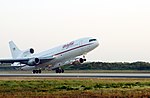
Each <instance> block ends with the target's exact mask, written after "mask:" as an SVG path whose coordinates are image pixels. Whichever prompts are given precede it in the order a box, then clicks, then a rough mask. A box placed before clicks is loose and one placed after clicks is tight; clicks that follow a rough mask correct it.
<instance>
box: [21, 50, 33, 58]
mask: <svg viewBox="0 0 150 98" xmlns="http://www.w3.org/2000/svg"><path fill="white" fill-rule="evenodd" d="M33 53H34V49H33V48H30V49H28V50H25V51H23V53H22V57H28V56H30V55H31V54H33Z"/></svg>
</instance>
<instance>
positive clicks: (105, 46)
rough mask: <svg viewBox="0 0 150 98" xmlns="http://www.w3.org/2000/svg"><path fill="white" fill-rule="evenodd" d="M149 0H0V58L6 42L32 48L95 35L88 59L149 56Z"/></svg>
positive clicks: (5, 52) (37, 49)
mask: <svg viewBox="0 0 150 98" xmlns="http://www.w3.org/2000/svg"><path fill="white" fill-rule="evenodd" d="M149 5H150V1H149V0H125V1H123V0H53V1H51V0H0V45H1V47H0V58H10V57H11V55H10V50H9V47H8V42H9V41H10V40H13V41H14V42H15V43H16V44H17V46H18V47H19V48H20V49H23V50H26V49H28V48H30V47H33V48H34V49H35V52H36V53H38V52H40V51H43V50H47V49H49V48H51V47H53V46H57V45H60V44H63V43H66V42H69V41H71V40H76V39H78V38H82V37H96V38H98V40H99V43H100V45H99V47H98V48H96V49H95V50H93V51H92V52H90V53H89V54H87V56H86V58H87V60H88V61H106V62H134V61H146V62H149V61H150V44H149V43H150V38H149V36H150V18H149V17H150V6H149Z"/></svg>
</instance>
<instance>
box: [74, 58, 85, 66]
mask: <svg viewBox="0 0 150 98" xmlns="http://www.w3.org/2000/svg"><path fill="white" fill-rule="evenodd" d="M84 61H86V59H83V58H78V59H75V61H74V62H72V64H73V65H78V64H81V63H83V62H84Z"/></svg>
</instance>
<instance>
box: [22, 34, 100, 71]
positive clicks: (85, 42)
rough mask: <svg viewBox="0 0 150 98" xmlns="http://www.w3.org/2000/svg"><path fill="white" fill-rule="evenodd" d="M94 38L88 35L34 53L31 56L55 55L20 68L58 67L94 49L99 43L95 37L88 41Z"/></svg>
mask: <svg viewBox="0 0 150 98" xmlns="http://www.w3.org/2000/svg"><path fill="white" fill-rule="evenodd" d="M92 39H94V38H92V37H88V38H81V39H78V40H75V41H71V42H69V43H66V44H63V45H60V46H58V47H55V48H52V49H49V50H47V51H44V52H41V53H38V54H34V55H32V56H31V57H34V58H39V57H44V58H49V57H55V59H53V60H50V61H48V62H45V63H42V64H39V65H37V66H27V65H26V66H24V67H22V70H31V69H34V68H41V67H46V66H48V65H51V66H52V67H51V69H55V68H58V67H61V66H63V65H65V64H69V63H71V61H72V60H75V59H76V57H78V56H81V55H84V54H87V53H88V52H90V51H91V50H93V49H95V48H96V47H97V46H98V45H99V43H98V41H97V40H96V39H94V40H93V41H90V40H92Z"/></svg>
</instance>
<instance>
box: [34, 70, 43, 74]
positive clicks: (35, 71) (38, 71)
mask: <svg viewBox="0 0 150 98" xmlns="http://www.w3.org/2000/svg"><path fill="white" fill-rule="evenodd" d="M41 72H42V71H41V70H40V69H39V70H33V71H32V73H33V74H38V73H41Z"/></svg>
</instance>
